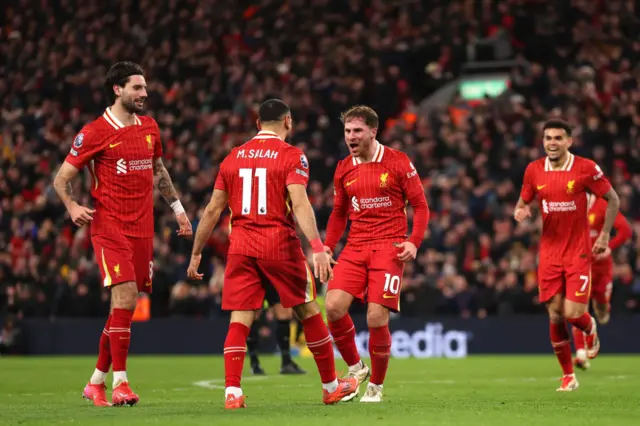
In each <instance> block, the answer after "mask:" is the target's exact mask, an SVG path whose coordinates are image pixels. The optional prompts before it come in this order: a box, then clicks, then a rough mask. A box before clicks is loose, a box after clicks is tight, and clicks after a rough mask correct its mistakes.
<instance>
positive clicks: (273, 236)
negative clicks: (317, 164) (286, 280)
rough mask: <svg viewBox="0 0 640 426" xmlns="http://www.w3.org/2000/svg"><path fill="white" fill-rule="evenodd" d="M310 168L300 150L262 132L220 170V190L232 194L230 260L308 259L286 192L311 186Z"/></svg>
mask: <svg viewBox="0 0 640 426" xmlns="http://www.w3.org/2000/svg"><path fill="white" fill-rule="evenodd" d="M308 181H309V163H308V161H307V158H306V157H305V156H304V154H303V153H302V151H301V150H300V149H299V148H296V147H294V146H291V145H289V144H288V143H286V142H285V141H283V140H282V139H280V138H279V137H278V136H277V135H276V134H275V133H272V132H267V131H261V132H259V133H258V134H257V135H256V136H255V137H254V138H253V139H251V140H250V141H249V142H246V143H245V144H243V145H241V146H239V147H236V148H234V149H233V150H232V151H231V152H230V153H229V155H227V157H226V158H225V159H224V161H223V162H222V164H221V165H220V171H219V173H218V177H217V178H216V183H215V189H219V190H221V191H225V192H227V193H228V194H229V209H230V210H231V233H230V235H229V239H230V247H229V254H240V255H244V256H249V257H255V258H258V259H267V260H285V259H292V258H296V257H303V256H304V255H303V253H302V246H301V244H300V239H299V238H298V237H297V235H296V229H295V222H294V220H293V212H292V210H291V204H290V199H289V193H288V191H287V186H288V185H291V184H300V185H304V186H305V187H306V186H307V183H308Z"/></svg>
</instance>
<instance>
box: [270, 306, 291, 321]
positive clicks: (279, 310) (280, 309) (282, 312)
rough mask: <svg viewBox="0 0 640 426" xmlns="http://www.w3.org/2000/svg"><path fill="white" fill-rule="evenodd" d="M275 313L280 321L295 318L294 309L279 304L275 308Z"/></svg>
mask: <svg viewBox="0 0 640 426" xmlns="http://www.w3.org/2000/svg"><path fill="white" fill-rule="evenodd" d="M273 312H274V314H275V316H276V319H277V320H279V321H286V320H290V319H292V318H293V309H291V308H285V307H284V306H282V305H281V304H279V303H278V304H277V305H275V306H274V307H273Z"/></svg>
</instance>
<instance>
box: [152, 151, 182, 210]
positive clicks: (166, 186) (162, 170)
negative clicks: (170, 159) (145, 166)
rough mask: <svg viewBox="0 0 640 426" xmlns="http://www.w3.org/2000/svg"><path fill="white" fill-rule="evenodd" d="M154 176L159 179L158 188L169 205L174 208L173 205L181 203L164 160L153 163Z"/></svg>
mask: <svg viewBox="0 0 640 426" xmlns="http://www.w3.org/2000/svg"><path fill="white" fill-rule="evenodd" d="M153 175H154V176H155V177H156V178H157V183H156V186H157V188H158V190H159V191H160V194H162V197H163V198H164V199H165V201H166V202H167V203H169V205H171V206H172V207H173V203H175V202H176V201H180V200H179V198H178V192H177V191H176V188H175V187H174V186H173V182H172V181H171V176H169V171H168V170H167V168H166V167H165V166H164V163H163V162H162V158H156V159H155V160H154V162H153Z"/></svg>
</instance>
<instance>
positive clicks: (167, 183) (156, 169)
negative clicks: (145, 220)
mask: <svg viewBox="0 0 640 426" xmlns="http://www.w3.org/2000/svg"><path fill="white" fill-rule="evenodd" d="M153 174H154V176H155V177H156V178H157V184H156V187H157V188H158V190H159V191H160V194H162V197H163V198H164V199H165V201H166V202H167V203H169V205H170V206H171V208H172V209H173V211H174V212H175V213H176V220H177V221H178V225H180V229H178V235H182V236H187V235H193V229H192V228H191V222H189V218H188V217H187V214H186V213H185V211H184V207H182V203H181V202H180V199H179V198H178V192H177V191H176V188H175V187H174V186H173V182H172V181H171V176H169V172H168V171H167V168H166V167H165V166H164V163H163V162H162V158H160V157H158V158H156V159H155V160H154V162H153Z"/></svg>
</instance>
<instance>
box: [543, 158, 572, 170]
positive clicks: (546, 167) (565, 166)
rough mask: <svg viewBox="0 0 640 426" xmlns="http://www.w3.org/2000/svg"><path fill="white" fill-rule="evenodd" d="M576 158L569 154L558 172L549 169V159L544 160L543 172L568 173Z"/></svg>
mask: <svg viewBox="0 0 640 426" xmlns="http://www.w3.org/2000/svg"><path fill="white" fill-rule="evenodd" d="M575 158H576V156H575V155H573V154H572V153H569V157H567V161H565V163H564V164H563V165H562V167H560V169H559V170H554V169H553V168H552V167H551V160H549V157H547V158H545V159H544V171H545V172H569V171H571V168H572V167H573V163H574V161H575Z"/></svg>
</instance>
